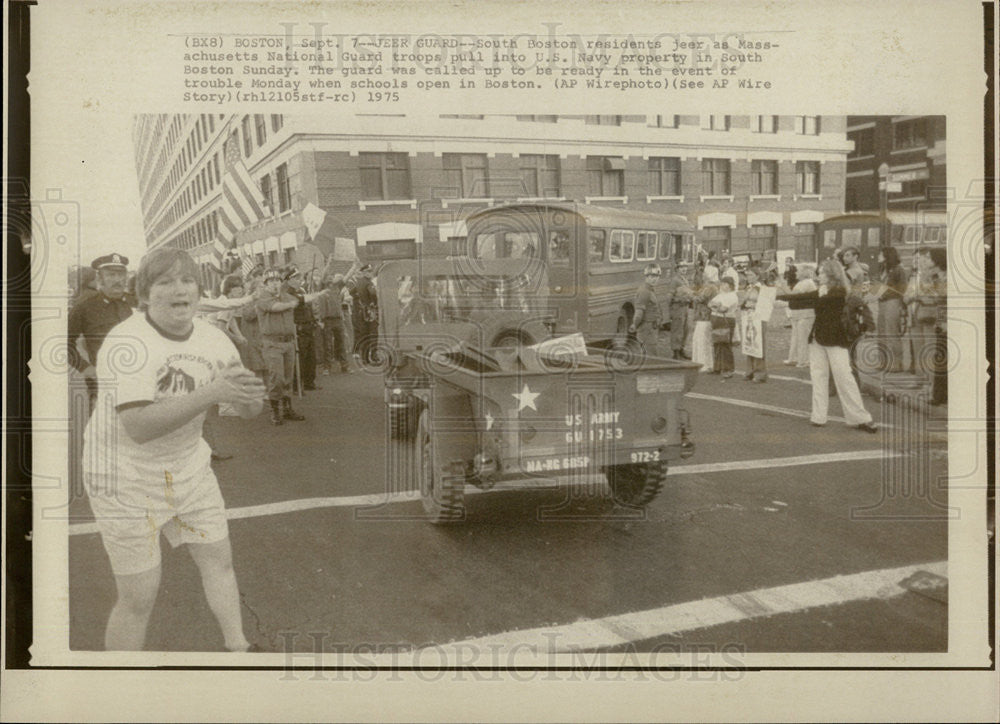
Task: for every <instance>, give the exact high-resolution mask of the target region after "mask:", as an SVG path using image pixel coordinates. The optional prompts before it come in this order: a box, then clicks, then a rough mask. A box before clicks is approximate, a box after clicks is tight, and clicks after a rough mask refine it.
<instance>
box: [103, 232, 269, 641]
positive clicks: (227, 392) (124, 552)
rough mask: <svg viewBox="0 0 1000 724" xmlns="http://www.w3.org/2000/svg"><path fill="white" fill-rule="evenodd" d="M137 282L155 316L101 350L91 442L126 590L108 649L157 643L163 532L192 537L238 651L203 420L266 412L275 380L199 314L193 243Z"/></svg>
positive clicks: (151, 257)
mask: <svg viewBox="0 0 1000 724" xmlns="http://www.w3.org/2000/svg"><path fill="white" fill-rule="evenodd" d="M136 291H137V293H138V297H139V301H140V307H141V308H144V309H145V313H139V314H134V315H132V316H131V317H130V318H129V319H127V320H125V321H124V322H122V323H121V324H119V325H117V326H116V327H115V328H114V329H112V331H111V333H110V334H109V336H108V340H109V344H106V345H105V346H104V347H103V348H102V349H101V352H100V354H99V355H98V360H97V372H98V380H99V388H98V392H99V394H98V400H97V405H96V408H95V412H94V415H93V416H92V417H91V419H90V423H89V424H88V425H87V430H86V433H85V441H84V472H85V477H86V481H87V493H88V496H89V498H90V504H91V508H92V510H93V512H94V517H95V518H96V519H97V525H98V528H99V530H100V532H101V539H102V541H103V543H104V547H105V550H106V551H107V553H108V557H109V558H110V560H111V568H112V571H113V573H114V575H115V583H116V586H117V591H118V597H117V600H116V601H115V604H114V607H113V608H112V611H111V615H110V617H109V619H108V624H107V629H106V631H105V648H106V649H108V650H138V649H141V648H142V646H143V644H144V642H145V636H146V626H147V624H148V622H149V615H150V613H151V612H152V609H153V604H154V602H155V601H156V595H157V592H158V590H159V586H160V537H159V533H160V531H162V532H163V533H164V535H165V536H166V537H167V540H168V541H169V542H170V543H171V545H173V546H175V547H176V546H178V545H180V544H181V543H187V544H189V545H188V550H189V551H190V552H191V556H192V557H193V558H194V561H195V563H196V564H197V566H198V569H199V572H200V573H201V579H202V585H203V586H204V589H205V595H206V597H207V599H208V604H209V607H210V608H211V609H212V613H214V614H215V617H216V619H217V620H218V621H219V625H220V626H221V628H222V634H223V637H224V639H225V645H226V648H228V649H229V650H231V651H245V650H247V649H248V648H249V644H248V642H247V640H246V637H245V636H244V634H243V622H242V616H241V613H240V601H239V590H238V588H237V585H236V575H235V573H234V572H233V565H232V549H231V547H230V542H229V530H228V526H227V523H226V513H225V503H224V502H223V500H222V494H221V493H220V491H219V484H218V481H217V480H216V479H215V474H214V473H213V472H212V468H211V449H210V448H209V446H208V444H207V443H206V442H205V441H204V440H203V439H202V423H203V421H204V419H205V412H206V411H207V410H208V408H209V407H211V406H212V405H216V404H219V403H229V404H231V405H233V407H234V408H235V409H236V410H237V411H238V413H239V414H240V415H241V416H242V417H252V416H254V415H257V414H258V413H259V412H260V410H261V407H262V405H263V398H264V385H263V383H262V382H261V381H260V379H259V378H258V377H257V376H256V375H254V374H253V373H252V372H250V371H249V370H247V369H246V368H244V367H243V366H242V365H241V364H240V360H239V354H238V352H237V351H236V348H235V347H234V346H233V343H232V342H231V341H230V340H229V338H228V337H226V335H225V334H224V333H223V332H222V331H221V330H219V329H218V328H216V327H214V326H213V325H211V324H210V323H208V322H206V321H204V320H202V319H195V313H196V311H197V308H198V302H199V298H200V294H201V289H200V283H199V275H198V267H197V265H196V264H195V262H194V260H193V259H192V258H191V257H190V256H189V255H188V254H187V253H186V252H184V251H182V250H180V249H174V248H163V249H156V250H154V251H152V252H150V253H149V254H147V255H146V256H145V257H144V258H143V260H142V262H141V263H140V266H139V271H138V274H137V276H136Z"/></svg>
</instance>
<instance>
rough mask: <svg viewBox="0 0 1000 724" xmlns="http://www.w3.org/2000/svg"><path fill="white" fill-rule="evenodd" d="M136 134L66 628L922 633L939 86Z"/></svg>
mask: <svg viewBox="0 0 1000 724" xmlns="http://www.w3.org/2000/svg"><path fill="white" fill-rule="evenodd" d="M133 128H134V130H133V136H132V139H133V143H134V153H135V165H136V185H137V188H138V192H139V196H140V199H141V200H142V206H143V209H144V216H143V229H144V237H145V242H146V248H145V249H144V250H140V253H139V254H135V253H132V251H131V249H130V250H129V253H131V254H132V256H126V255H125V254H124V253H123V251H122V250H120V249H116V248H111V247H108V248H95V249H94V251H93V254H94V255H95V257H94V259H93V260H91V262H90V263H89V264H88V265H87V266H83V265H82V264H81V265H80V266H79V267H78V268H77V269H75V270H72V271H73V274H72V276H73V277H74V279H75V280H79V281H78V284H79V288H78V289H77V290H74V296H73V298H72V305H73V306H72V308H71V310H70V314H69V317H68V320H69V340H68V341H69V343H70V344H72V345H76V344H77V343H78V342H82V345H83V349H79V350H77V349H75V348H73V347H71V349H73V351H74V352H75V353H76V355H75V356H74V362H75V364H74V374H73V375H71V376H70V390H71V393H72V394H73V395H74V397H75V402H74V403H73V404H72V405H71V406H70V407H71V409H73V410H75V411H80V413H81V415H80V418H79V419H74V420H73V421H72V422H73V424H74V426H75V430H74V432H77V433H79V434H78V435H77V436H78V437H79V438H80V439H81V440H82V446H81V447H80V448H79V450H80V453H81V463H80V464H81V468H80V472H81V476H82V479H81V481H80V482H79V483H77V484H74V485H72V486H71V490H84V491H85V492H86V495H85V496H81V497H80V498H78V499H74V500H71V501H70V515H71V519H72V520H73V523H72V524H71V526H70V529H69V534H70V549H69V552H70V559H69V564H70V645H71V648H74V649H77V648H79V649H85V650H86V649H97V650H100V649H103V648H109V649H112V650H117V649H116V647H120V648H126V649H132V648H135V649H143V648H149V649H151V650H179V651H221V650H226V649H230V650H235V649H247V648H248V647H249V648H250V649H252V650H254V651H257V650H260V651H270V652H283V651H286V650H291V651H296V652H298V651H307V652H309V651H314V650H315V646H316V645H317V641H320V642H321V643H323V644H324V648H323V650H324V651H330V652H336V651H340V650H342V649H344V648H345V647H346V650H347V651H348V652H350V651H351V650H352V648H356V650H357V651H362V652H363V651H376V652H382V651H385V652H389V653H393V652H403V653H405V652H410V653H412V654H413V656H414V657H415V658H416V659H417V660H418V661H419V659H420V658H421V655H420V654H419V653H418V651H419V649H420V648H423V647H428V646H431V647H439V646H442V645H446V646H451V647H456V648H457V649H458V650H461V648H462V645H463V642H466V641H475V642H477V645H482V646H484V647H486V646H492V645H493V644H494V643H503V644H506V645H516V644H520V643H530V644H531V646H532V647H533V648H538V650H539V653H548V652H549V650H551V651H552V652H553V653H571V652H576V651H579V652H600V651H607V650H613V649H618V648H623V647H627V648H628V649H629V650H632V649H634V650H636V651H642V652H657V651H658V650H659V647H664V646H665V647H666V650H667V651H670V650H671V647H680V648H683V647H684V646H685V645H688V644H689V643H690V645H704V644H708V645H712V643H713V642H719V645H720V648H719V652H720V653H723V649H722V648H721V646H722V644H723V642H726V641H729V640H732V639H733V637H734V634H736V633H737V632H738V636H739V637H740V640H742V641H744V642H745V643H746V649H745V651H746V652H750V651H760V652H771V651H802V652H808V651H841V652H848V651H858V652H866V651H867V652H893V651H931V652H933V651H938V652H943V651H946V650H947V643H948V625H947V621H948V617H947V612H948V596H947V591H948V586H947V582H948V578H947V563H948V547H947V523H948V515H949V506H948V497H947V492H948V491H947V486H946V485H944V484H943V483H944V481H945V480H946V477H947V475H946V471H947V460H948V444H947V429H948V428H947V422H948V420H947V414H946V410H947V407H946V405H947V393H948V390H947V383H948V377H947V370H948V346H947V334H946V333H947V284H946V276H945V272H946V270H947V253H946V249H947V225H946V223H945V213H944V202H943V199H936V198H935V197H934V193H933V192H934V189H943V188H945V187H946V185H947V173H946V169H947V166H946V163H947V155H946V129H945V122H944V118H943V117H941V116H846V117H845V116H815V115H799V116H780V115H763V116H762V115H755V116H746V115H744V116H738V115H722V114H704V115H690V116H689V115H673V116H617V115H576V116H574V115H551V116H529V115H525V116H516V115H511V116H493V115H489V114H484V115H465V116H459V117H453V116H439V117H437V118H426V117H407V116H405V115H400V116H368V115H366V116H356V117H354V118H350V117H339V118H336V119H323V118H316V117H297V116H289V115H281V114H261V113H243V114H229V115H223V114H217V115H215V114H155V115H154V114H149V115H142V116H137V117H136V118H135V119H134V126H133ZM484 138H488V139H489V140H488V141H483V140H478V139H484ZM890 164H891V165H890ZM885 166H888V171H886V169H885ZM897 178H898V179H900V180H899V181H895V180H894V179H897ZM880 186H881V189H880ZM140 254H141V256H140ZM136 257H139V258H136ZM83 261H86V260H83ZM130 265H131V267H132V268H131V269H130V268H129V266H130ZM90 280H93V281H92V282H91V281H90ZM95 286H96V290H95V289H94V288H93V287H95ZM158 288H164V291H165V292H167V293H166V294H164V295H163V296H162V297H161V298H162V300H163V301H162V302H160V303H159V304H157V299H156V297H157V296H158V295H157V294H156V292H157V290H158ZM160 310H162V311H160ZM158 311H159V315H157V312H158ZM175 319H176V320H177V321H174V320H175ZM171 322H172V323H173V326H170V323H171ZM211 327H215V328H217V330H210V329H209V328H211ZM203 329H204V333H205V334H206V340H207V341H206V342H201V341H199V340H197V337H196V336H194V335H195V334H196V333H201V332H202V330H203ZM192 330H194V332H192ZM209 331H211V332H212V334H211V336H210V337H209V336H207V335H208V333H209ZM216 331H218V332H221V335H220V334H217V333H216ZM223 337H225V338H226V339H223ZM163 340H166V342H165V341H163ZM167 342H170V344H167ZM161 345H162V346H163V349H162V351H161V349H159V348H160V347H161ZM209 351H211V352H212V353H213V354H208V352H209ZM185 361H191V362H194V363H196V364H201V365H205V363H206V362H207V363H208V365H207V370H190V369H185V365H184V364H183V363H184V362H185ZM230 368H235V369H236V370H238V371H239V372H238V374H237V373H236V372H233V373H232V374H230V373H228V372H227V373H226V374H220V372H219V371H220V370H228V369H230ZM76 371H79V375H77V374H75V372H76ZM144 374H145V375H148V377H147V378H146V379H145V380H144V381H142V382H141V383H140V382H139V380H138V379H136V380H135V381H134V382H133V381H131V380H132V379H134V378H133V375H135V376H137V377H138V376H141V375H144ZM77 378H79V380H78V379H77ZM140 379H141V377H140ZM92 380H96V382H97V384H96V385H94V384H93V383H92V382H91V381H92ZM133 384H135V385H137V387H136V388H135V391H134V392H133V391H132V389H133V388H132V385H133ZM141 385H145V386H144V387H143V386H141ZM213 385H214V387H213ZM227 385H228V386H227ZM240 385H242V387H240ZM202 386H207V387H209V389H210V392H209V394H202V393H201V392H200V390H201V387H202ZM95 389H96V392H95ZM188 399H190V400H191V402H190V403H188V404H189V405H190V407H189V406H187V405H184V406H183V407H182V406H181V405H182V404H183V403H181V402H180V400H188ZM88 400H89V401H90V404H89V407H88V405H87V404H86V402H87V401H88ZM159 405H163V409H162V412H160V414H159V415H149V418H150V419H149V420H148V421H147V420H145V419H141V418H139V415H138V414H136V413H139V414H141V412H142V411H145V412H146V413H147V414H149V413H152V412H154V411H155V410H156V409H157V407H158V406H159ZM241 405H243V406H245V407H246V406H249V407H251V408H252V409H251V410H249V411H245V412H244V411H243V410H241V409H240V406H241ZM173 406H177V408H178V409H177V413H176V414H177V417H176V418H174V417H173V416H172V415H171V414H170V412H169V411H170V409H171V408H172V407H173ZM262 408H266V409H263V410H262ZM130 411H131V413H132V414H131V415H130V414H129V413H130ZM241 412H243V414H241ZM88 413H89V414H88ZM85 415H86V416H85ZM130 417H133V418H139V419H132V420H130V419H129V418H130ZM161 418H163V419H162V420H161ZM130 423H131V424H130ZM143 423H145V424H143ZM147 427H149V428H152V429H151V430H150V431H149V432H147ZM156 433H159V434H156ZM182 433H183V434H184V435H186V436H187V437H188V438H189V439H188V440H185V441H183V442H182V439H181V438H180V435H181V434H182ZM199 433H200V434H199ZM77 436H75V437H77ZM138 436H141V437H138ZM137 437H138V439H137ZM147 445H148V447H147ZM76 449H77V448H74V450H76ZM71 463H72V464H74V465H76V464H77V460H76V459H75V457H74V460H72V461H71ZM188 465H190V466H191V467H192V468H194V469H193V470H192V469H187V470H185V469H184V468H185V467H187V466H188ZM165 476H166V477H165ZM202 486H204V487H205V488H206V491H210V492H205V493H204V495H205V496H209V495H211V498H210V500H209V501H207V502H206V499H205V498H204V497H202V496H203V494H202V493H201V492H195V491H198V489H199V488H200V487H202ZM185 488H187V489H188V490H190V491H191V492H190V493H188V492H186V491H185ZM219 492H221V494H222V495H221V499H219ZM480 493H482V494H480ZM186 495H190V496H192V499H191V502H190V503H188V502H186V501H185V496H186ZM209 503H211V505H210V506H209V505H208V504H209ZM206 507H210V508H211V510H212V516H211V517H212V520H210V521H205V520H202V516H203V515H206V516H207V515H208V513H207V512H206ZM216 508H218V510H217V511H216V510H215V509H216ZM216 517H218V518H220V520H219V522H218V523H216V522H214V520H215V518H216ZM226 518H228V519H229V520H230V521H231V523H230V524H229V525H228V529H229V532H230V534H231V538H230V537H227V535H226V531H227V525H226V520H225V519H226ZM439 526H441V527H439ZM445 526H446V527H445ZM175 528H177V529H178V532H176V533H175V532H174V529H175ZM161 531H162V532H163V533H164V537H165V538H166V540H167V541H168V542H169V543H170V544H171V546H177V548H176V550H175V549H174V548H173V547H163V546H162V545H161V543H160V541H159V536H158V534H159V533H160V532H161ZM181 543H184V544H186V545H185V546H181V545H180V544H181ZM203 546H204V547H203ZM161 547H163V552H162V553H161ZM214 547H220V548H223V549H225V550H223V551H222V552H221V553H220V554H219V556H218V557H219V558H220V560H218V561H216V560H211V561H205V560H204V558H205V554H199V553H198V551H201V550H205V551H210V550H212V549H213V548H214ZM230 548H231V549H232V554H231V557H230V552H229V549H230ZM332 548H335V549H337V550H339V551H340V553H339V554H338V555H337V556H335V557H334V558H333V559H332V560H327V561H326V562H325V563H318V562H317V559H316V557H315V552H316V551H323V550H331V549H332ZM184 549H186V550H188V551H190V553H191V556H190V557H188V556H187V555H185V554H184V553H183V552H182V551H183V550H184ZM415 551H426V552H427V553H428V554H430V555H428V556H427V557H426V558H425V557H424V556H418V557H417V558H414V557H413V552H415ZM833 551H836V554H835V555H832V554H831V553H832V552H833ZM164 554H165V556H166V557H164ZM208 555H209V557H210V558H212V557H214V554H208ZM192 558H193V562H194V563H195V565H192ZM671 559H673V560H674V562H673V563H670V564H667V565H660V566H658V567H657V569H656V570H655V571H650V570H648V569H647V567H646V565H644V563H646V562H649V561H668V560H671ZM234 569H235V571H236V574H238V575H234V573H233V570H234ZM500 570H502V571H503V572H504V573H503V575H497V572H498V571H500ZM706 570H710V571H713V572H714V574H713V575H711V576H706V575H705V572H706ZM484 574H485V578H484ZM581 575H584V576H585V577H586V578H587V579H588V580H589V581H590V582H591V584H593V585H592V586H583V585H581V583H582V582H581V580H580V577H581ZM237 578H238V580H239V585H238V586H237V584H236V580H237ZM219 580H221V581H222V583H219ZM344 581H352V582H354V583H353V585H352V586H350V587H349V588H347V589H345V588H344V585H343V584H344ZM390 582H391V586H392V588H393V590H394V595H393V596H391V597H389V598H387V597H386V595H385V587H386V585H389V584H390ZM216 588H218V589H219V590H215V589H216ZM527 591H530V592H531V595H530V596H525V592H527ZM171 599H173V600H171ZM444 601H447V602H448V603H447V605H446V606H442V602H444ZM487 602H488V603H487ZM401 606H402V608H401ZM109 607H110V612H109V611H108V609H109ZM241 621H242V624H241V623H240V622H241ZM859 622H864V624H863V625H859ZM250 638H253V641H251V640H250ZM484 650H488V649H485V648H484ZM426 655H427V654H425V656H426Z"/></svg>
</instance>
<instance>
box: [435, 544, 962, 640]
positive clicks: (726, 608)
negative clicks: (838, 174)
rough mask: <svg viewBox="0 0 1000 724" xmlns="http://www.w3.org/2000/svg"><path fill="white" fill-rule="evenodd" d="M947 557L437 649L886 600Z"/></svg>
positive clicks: (936, 570)
mask: <svg viewBox="0 0 1000 724" xmlns="http://www.w3.org/2000/svg"><path fill="white" fill-rule="evenodd" d="M947 570H948V565H947V561H936V562H931V563H923V564H919V565H914V566H903V567H902V568H883V569H880V570H874V571H864V572H862V573H854V574H850V575H844V576H834V577H832V578H823V579H817V580H813V581H804V582H802V583H792V584H789V585H785V586H775V587H773V588H759V589H757V590H754V591H746V592H743V593H735V594H730V595H728V596H718V597H716V598H708V599H702V600H699V601H688V602H687V603H678V604H674V605H672V606H663V607H662V608H653V609H648V610H645V611H635V612H633V613H626V614H620V615H616V616H606V617H603V618H597V619H587V620H583V621H577V622H574V623H570V624H565V625H556V626H545V627H542V628H533V629H523V630H520V631H507V632H505V633H500V634H495V635H491V636H483V637H480V638H474V639H466V640H463V641H453V642H451V643H448V644H443V645H441V646H438V647H437V648H440V649H443V650H444V651H448V650H449V649H450V648H455V649H459V647H461V649H463V650H464V651H465V652H468V650H469V649H470V647H471V648H474V649H480V650H482V651H490V652H493V651H497V650H503V649H505V648H506V649H513V648H514V647H516V648H517V650H518V651H522V652H525V653H531V654H550V653H572V652H579V651H592V650H596V649H603V648H609V647H614V646H622V645H625V644H630V643H635V642H637V641H644V640H648V639H654V638H659V637H662V636H670V635H678V634H682V633H685V632H688V631H693V630H696V629H703V628H708V627H710V626H720V625H722V624H727V623H734V622H737V621H745V620H748V619H754V618H763V617H770V616H775V615H777V614H781V613H797V612H800V611H806V610H808V609H811V608H817V607H820V606H834V605H841V604H845V603H850V602H852V601H863V600H869V599H888V598H894V597H896V596H900V595H902V594H904V593H906V592H907V589H906V588H903V587H902V586H901V585H900V583H901V582H902V581H904V580H906V579H908V578H909V577H910V576H912V575H914V574H915V573H917V572H918V571H926V572H928V573H932V574H935V575H940V576H942V577H947Z"/></svg>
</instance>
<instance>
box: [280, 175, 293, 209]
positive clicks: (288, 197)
mask: <svg viewBox="0 0 1000 724" xmlns="http://www.w3.org/2000/svg"><path fill="white" fill-rule="evenodd" d="M290 208H292V189H291V185H290V183H289V179H288V164H287V163H283V164H281V165H280V166H278V213H281V212H283V211H288V210H289V209H290Z"/></svg>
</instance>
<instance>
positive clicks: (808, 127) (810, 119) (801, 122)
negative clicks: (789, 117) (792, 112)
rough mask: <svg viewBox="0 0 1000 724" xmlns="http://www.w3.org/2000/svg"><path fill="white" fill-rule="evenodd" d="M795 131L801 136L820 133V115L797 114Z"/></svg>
mask: <svg viewBox="0 0 1000 724" xmlns="http://www.w3.org/2000/svg"><path fill="white" fill-rule="evenodd" d="M795 132H796V133H798V134H799V135H800V136H817V135H819V116H795Z"/></svg>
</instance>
